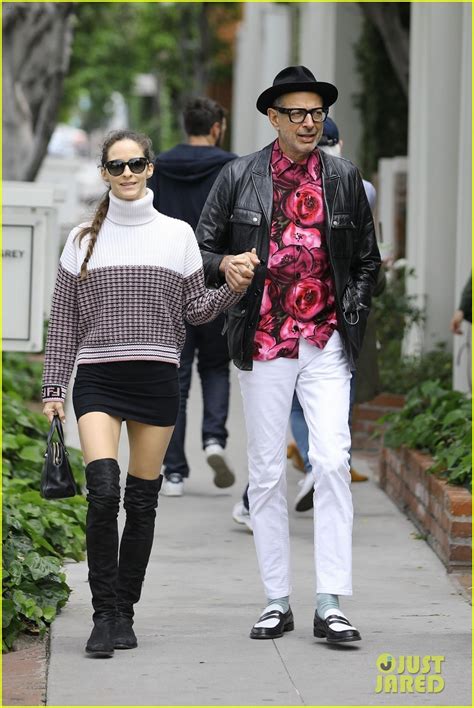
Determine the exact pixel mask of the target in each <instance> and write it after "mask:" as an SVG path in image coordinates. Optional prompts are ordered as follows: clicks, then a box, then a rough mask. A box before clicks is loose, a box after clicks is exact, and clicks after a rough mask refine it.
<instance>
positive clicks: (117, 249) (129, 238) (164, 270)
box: [43, 189, 242, 401]
mask: <svg viewBox="0 0 474 708" xmlns="http://www.w3.org/2000/svg"><path fill="white" fill-rule="evenodd" d="M109 197H110V205H109V210H108V212H107V216H106V218H105V220H104V223H103V225H102V228H101V229H100V232H99V235H98V238H97V241H96V243H95V246H94V251H93V254H92V257H91V259H90V261H89V263H88V266H87V278H86V279H85V280H82V281H81V280H80V278H79V274H80V269H81V265H82V262H83V260H84V258H85V254H86V251H87V245H88V240H89V236H86V237H85V238H84V239H83V240H82V243H81V245H80V246H79V242H78V240H77V239H75V237H76V235H77V233H78V232H79V230H80V226H79V227H76V228H74V229H73V230H72V231H71V233H70V234H69V236H68V239H67V242H66V245H65V246H64V250H63V252H62V255H61V259H60V263H59V270H58V275H57V279H56V286H55V289H54V294H53V300H52V307H51V316H50V321H49V329H48V337H47V342H46V350H45V365H44V372H43V401H63V400H64V399H65V397H66V390H67V387H68V384H69V380H70V378H71V374H72V370H73V367H74V362H75V360H76V356H77V363H78V364H92V363H99V362H108V361H130V360H136V359H149V360H157V361H165V362H169V363H173V364H176V365H177V366H179V357H180V353H181V349H182V348H183V345H184V340H185V327H184V320H187V321H188V322H190V323H191V324H194V325H197V324H203V323H204V322H209V321H210V320H212V319H214V318H215V317H217V315H218V314H219V313H220V312H222V311H223V310H225V309H227V308H228V307H230V306H231V305H233V304H234V303H236V302H237V301H238V300H239V299H240V298H241V297H242V296H241V295H240V294H238V293H233V292H232V291H231V290H230V289H229V287H228V286H227V285H223V286H222V287H220V288H219V289H218V290H207V289H206V287H205V285H204V273H203V267H202V259H201V253H200V251H199V247H198V244H197V241H196V238H195V236H194V233H193V230H192V228H191V227H190V226H189V225H188V224H186V223H185V222H184V221H179V220H178V219H172V218H170V217H168V216H165V215H164V214H161V213H159V212H158V211H156V209H154V208H153V192H152V191H151V190H150V189H147V193H146V196H145V197H143V198H142V199H138V200H136V201H125V200H122V199H117V198H116V197H115V196H114V195H113V194H112V193H111V192H109ZM82 226H84V224H83V225H82Z"/></svg>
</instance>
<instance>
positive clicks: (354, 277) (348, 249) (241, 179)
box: [196, 143, 380, 371]
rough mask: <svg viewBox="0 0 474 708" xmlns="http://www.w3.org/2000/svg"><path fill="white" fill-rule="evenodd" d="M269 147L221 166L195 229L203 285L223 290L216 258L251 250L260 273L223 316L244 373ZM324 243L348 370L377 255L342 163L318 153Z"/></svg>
mask: <svg viewBox="0 0 474 708" xmlns="http://www.w3.org/2000/svg"><path fill="white" fill-rule="evenodd" d="M272 147H273V143H272V144H270V145H267V147H265V148H263V150H260V151H259V152H256V153H253V154H251V155H246V156H245V157H241V158H238V159H236V160H233V161H232V162H229V163H228V164H227V165H225V166H224V168H223V169H222V172H221V173H220V175H219V177H218V178H217V180H216V182H215V183H214V186H213V187H212V189H211V191H210V193H209V196H208V198H207V201H206V204H205V205H204V209H203V211H202V213H201V218H200V220H199V223H198V225H197V229H196V237H197V239H198V242H199V246H200V248H201V253H202V257H203V261H204V271H205V276H206V281H207V284H208V285H210V286H212V287H214V286H216V287H217V286H219V285H221V284H222V282H223V276H222V274H221V273H220V272H219V263H220V262H221V260H222V257H223V255H226V254H229V253H230V254H237V253H242V252H243V251H250V250H251V249H252V248H253V247H255V248H256V250H257V255H258V257H259V258H260V265H259V266H258V267H257V268H256V270H255V275H254V278H253V280H252V284H251V286H250V287H249V289H248V290H247V293H246V294H245V296H244V297H243V298H242V299H241V300H240V302H238V303H237V304H236V305H233V306H232V307H231V308H230V310H228V313H227V323H228V327H227V334H228V342H229V351H230V356H231V357H232V359H233V360H234V363H235V365H236V366H237V367H238V368H239V369H245V370H249V371H250V370H251V369H252V365H253V358H252V357H253V342H254V336H255V331H256V329H257V324H258V319H259V312H260V305H261V302H262V295H263V285H264V282H265V276H266V272H267V261H268V252H269V240H270V230H271V220H272V206H273V187H272V177H271V170H270V159H271V154H272ZM320 156H321V161H322V181H323V192H324V200H325V215H326V239H327V245H328V250H329V258H330V263H331V269H332V273H333V277H334V283H335V288H336V309H337V318H338V330H339V333H340V335H341V337H342V341H343V344H344V349H345V352H346V354H347V358H348V361H349V365H350V367H351V369H354V368H355V362H356V359H357V355H358V353H359V351H360V347H361V344H362V339H363V336H364V332H365V326H366V323H367V315H368V312H369V308H370V302H371V297H372V291H373V289H374V287H375V283H376V281H377V273H378V270H379V267H380V254H379V250H378V247H377V241H376V238H375V231H374V223H373V219H372V213H371V211H370V207H369V204H368V202H367V198H366V196H365V191H364V186H363V183H362V179H361V177H360V174H359V171H358V169H357V168H356V167H355V165H353V164H352V163H351V162H349V161H348V160H345V159H343V158H340V157H333V156H332V155H328V154H326V153H324V152H322V151H320Z"/></svg>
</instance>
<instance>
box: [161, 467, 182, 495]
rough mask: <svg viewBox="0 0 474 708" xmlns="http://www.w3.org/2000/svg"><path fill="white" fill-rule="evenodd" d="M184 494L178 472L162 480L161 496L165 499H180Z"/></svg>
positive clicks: (180, 476)
mask: <svg viewBox="0 0 474 708" xmlns="http://www.w3.org/2000/svg"><path fill="white" fill-rule="evenodd" d="M183 493H184V481H183V477H182V475H180V474H179V472H171V474H170V475H169V476H168V477H165V478H164V480H163V486H162V487H161V494H164V496H165V497H182V496H183Z"/></svg>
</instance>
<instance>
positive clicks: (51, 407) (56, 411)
mask: <svg viewBox="0 0 474 708" xmlns="http://www.w3.org/2000/svg"><path fill="white" fill-rule="evenodd" d="M43 415H45V416H46V418H47V419H48V420H49V422H50V423H51V422H52V420H53V418H54V416H55V415H58V416H59V419H60V421H61V423H65V422H66V416H65V415H64V406H63V404H62V403H61V401H48V402H47V403H45V404H44V407H43Z"/></svg>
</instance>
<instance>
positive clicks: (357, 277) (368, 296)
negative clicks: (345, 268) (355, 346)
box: [351, 169, 381, 307]
mask: <svg viewBox="0 0 474 708" xmlns="http://www.w3.org/2000/svg"><path fill="white" fill-rule="evenodd" d="M354 179H355V184H354V190H355V199H356V218H357V232H358V234H357V236H358V248H357V250H356V253H355V254H354V257H353V259H352V262H351V275H352V279H353V281H354V285H355V287H356V291H357V298H358V301H359V304H360V305H362V306H365V307H370V303H371V300H372V293H373V291H374V289H375V286H376V284H377V276H378V272H379V269H380V265H381V258H380V253H379V247H378V245H377V239H376V237H375V228H374V220H373V218H372V211H371V209H370V206H369V202H368V200H367V196H366V193H365V189H364V185H363V183H362V178H361V176H360V174H359V171H358V170H357V169H354Z"/></svg>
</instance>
